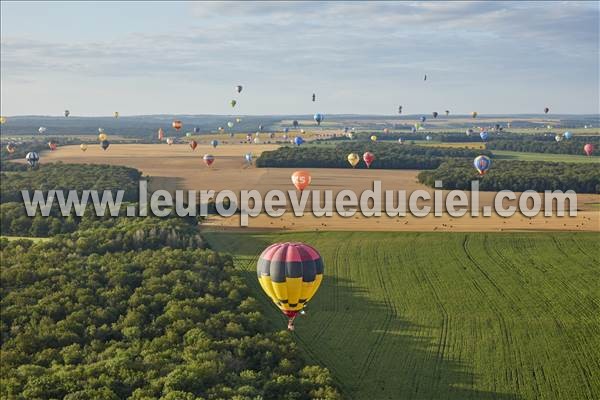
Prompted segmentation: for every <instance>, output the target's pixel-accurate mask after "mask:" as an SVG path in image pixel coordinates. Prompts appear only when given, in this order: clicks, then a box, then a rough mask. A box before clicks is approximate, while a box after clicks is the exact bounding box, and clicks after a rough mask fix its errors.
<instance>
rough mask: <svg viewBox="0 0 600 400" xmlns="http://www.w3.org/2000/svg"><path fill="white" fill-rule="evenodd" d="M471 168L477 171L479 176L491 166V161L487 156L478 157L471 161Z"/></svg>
mask: <svg viewBox="0 0 600 400" xmlns="http://www.w3.org/2000/svg"><path fill="white" fill-rule="evenodd" d="M473 166H474V167H475V169H477V171H479V175H483V174H485V173H486V171H487V170H488V169H490V167H491V166H492V160H490V158H489V157H487V156H478V157H477V158H475V160H474V161H473Z"/></svg>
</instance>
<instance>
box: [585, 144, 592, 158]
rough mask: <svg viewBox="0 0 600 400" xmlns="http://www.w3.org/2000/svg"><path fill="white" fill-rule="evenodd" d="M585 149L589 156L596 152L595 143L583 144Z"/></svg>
mask: <svg viewBox="0 0 600 400" xmlns="http://www.w3.org/2000/svg"><path fill="white" fill-rule="evenodd" d="M583 151H584V152H585V154H586V155H587V156H591V155H592V153H593V152H594V145H593V144H591V143H587V144H586V145H585V146H583Z"/></svg>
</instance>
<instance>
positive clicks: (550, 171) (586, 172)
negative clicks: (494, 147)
mask: <svg viewBox="0 0 600 400" xmlns="http://www.w3.org/2000/svg"><path fill="white" fill-rule="evenodd" d="M474 179H479V188H480V190H486V191H499V190H512V191H515V192H522V191H525V190H535V191H538V192H544V191H545V190H562V191H567V190H574V191H575V192H576V193H600V169H598V168H591V167H590V166H589V165H587V164H575V163H563V162H545V161H544V162H540V161H503V160H497V161H496V160H494V161H493V167H492V168H491V169H490V170H489V172H488V173H487V174H486V175H484V176H483V177H478V174H477V172H475V170H474V169H473V166H472V165H471V164H470V163H469V164H466V163H464V162H462V161H460V160H449V161H445V162H444V163H442V164H441V165H440V166H439V167H438V168H437V169H435V170H431V171H422V172H421V173H420V174H419V182H421V183H424V184H426V185H428V186H431V187H433V186H434V182H435V181H436V180H441V181H442V183H443V188H444V189H462V190H470V187H471V181H472V180H474Z"/></svg>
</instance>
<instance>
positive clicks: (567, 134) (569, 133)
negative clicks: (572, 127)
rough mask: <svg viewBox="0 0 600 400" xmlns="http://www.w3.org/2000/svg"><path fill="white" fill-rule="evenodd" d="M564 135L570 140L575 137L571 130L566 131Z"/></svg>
mask: <svg viewBox="0 0 600 400" xmlns="http://www.w3.org/2000/svg"><path fill="white" fill-rule="evenodd" d="M563 136H564V137H565V139H567V140H569V139H571V138H572V137H573V134H572V133H571V132H569V131H566V132H565V133H564V134H563Z"/></svg>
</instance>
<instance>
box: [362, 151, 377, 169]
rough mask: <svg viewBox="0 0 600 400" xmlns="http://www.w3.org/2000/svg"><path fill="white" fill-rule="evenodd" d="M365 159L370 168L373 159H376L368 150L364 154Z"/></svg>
mask: <svg viewBox="0 0 600 400" xmlns="http://www.w3.org/2000/svg"><path fill="white" fill-rule="evenodd" d="M363 161H364V162H365V164H367V168H370V167H371V164H372V163H373V161H375V156H374V155H373V153H371V152H370V151H367V152H366V153H365V154H363Z"/></svg>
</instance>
